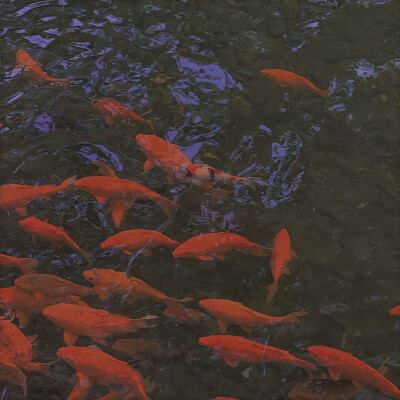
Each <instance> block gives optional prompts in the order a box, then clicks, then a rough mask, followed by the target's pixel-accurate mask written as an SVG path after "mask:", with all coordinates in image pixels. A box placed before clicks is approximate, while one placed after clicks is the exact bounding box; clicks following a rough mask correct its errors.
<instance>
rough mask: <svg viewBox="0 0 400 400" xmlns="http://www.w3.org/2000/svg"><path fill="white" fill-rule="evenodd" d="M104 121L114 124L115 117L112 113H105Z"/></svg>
mask: <svg viewBox="0 0 400 400" xmlns="http://www.w3.org/2000/svg"><path fill="white" fill-rule="evenodd" d="M104 122H105V123H106V124H107V125H112V124H113V123H114V117H113V116H112V115H105V116H104Z"/></svg>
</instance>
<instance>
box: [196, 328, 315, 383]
mask: <svg viewBox="0 0 400 400" xmlns="http://www.w3.org/2000/svg"><path fill="white" fill-rule="evenodd" d="M199 343H200V344H201V345H202V346H207V347H210V348H211V349H212V352H213V353H214V354H217V355H219V356H221V357H222V358H223V359H224V361H225V362H226V363H227V364H228V365H229V366H230V367H232V368H234V367H236V366H237V365H238V364H239V362H247V363H261V362H276V363H289V364H293V365H297V366H299V367H301V368H303V369H305V370H306V371H307V373H308V375H310V376H311V375H312V374H311V371H313V370H316V369H317V367H316V366H315V365H313V364H311V363H309V362H308V361H305V360H301V359H300V358H297V357H294V356H292V355H291V354H289V353H288V352H287V351H285V350H281V349H278V348H277V347H272V346H264V345H263V344H261V343H258V342H254V341H252V340H248V339H245V338H242V337H240V336H231V335H211V336H205V337H202V338H200V339H199Z"/></svg>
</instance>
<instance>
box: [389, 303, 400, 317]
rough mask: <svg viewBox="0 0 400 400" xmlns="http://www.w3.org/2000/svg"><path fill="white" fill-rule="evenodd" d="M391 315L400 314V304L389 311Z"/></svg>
mask: <svg viewBox="0 0 400 400" xmlns="http://www.w3.org/2000/svg"><path fill="white" fill-rule="evenodd" d="M389 314H390V315H399V316H400V305H398V306H397V307H394V308H392V309H391V310H390V311H389Z"/></svg>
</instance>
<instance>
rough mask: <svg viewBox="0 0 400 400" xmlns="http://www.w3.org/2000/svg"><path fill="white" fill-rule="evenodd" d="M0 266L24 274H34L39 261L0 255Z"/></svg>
mask: <svg viewBox="0 0 400 400" xmlns="http://www.w3.org/2000/svg"><path fill="white" fill-rule="evenodd" d="M0 265H1V266H2V267H6V268H13V267H15V268H19V269H20V270H21V271H22V272H23V273H24V274H36V267H37V266H38V265H39V260H36V259H35V258H18V257H12V256H7V255H5V254H0Z"/></svg>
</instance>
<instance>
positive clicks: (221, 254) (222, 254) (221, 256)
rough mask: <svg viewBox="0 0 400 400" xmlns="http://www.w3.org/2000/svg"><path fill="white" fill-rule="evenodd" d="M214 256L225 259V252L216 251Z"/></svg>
mask: <svg viewBox="0 0 400 400" xmlns="http://www.w3.org/2000/svg"><path fill="white" fill-rule="evenodd" d="M214 256H215V257H216V258H218V260H225V259H226V257H225V253H215V254H214Z"/></svg>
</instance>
